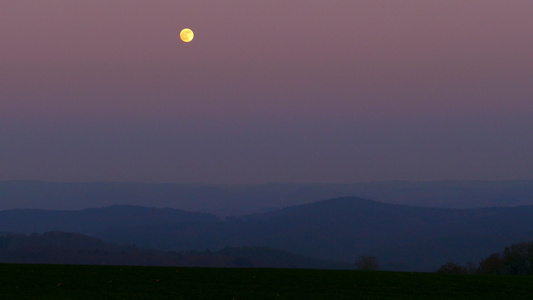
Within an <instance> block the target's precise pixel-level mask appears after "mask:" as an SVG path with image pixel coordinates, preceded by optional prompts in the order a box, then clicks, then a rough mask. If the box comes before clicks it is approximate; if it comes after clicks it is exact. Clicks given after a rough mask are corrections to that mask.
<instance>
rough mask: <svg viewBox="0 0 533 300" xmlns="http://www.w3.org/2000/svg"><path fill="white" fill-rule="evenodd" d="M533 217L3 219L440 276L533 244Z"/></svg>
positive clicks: (361, 203)
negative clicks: (364, 259)
mask: <svg viewBox="0 0 533 300" xmlns="http://www.w3.org/2000/svg"><path fill="white" fill-rule="evenodd" d="M532 216H533V206H522V207H501V208H480V209H443V208H424V207H415V206H405V205H395V204H387V203H381V202H376V201H371V200H366V199H361V198H355V197H342V198H335V199H330V200H324V201H319V202H315V203H311V204H303V205H297V206H293V207H288V208H284V209H280V210H276V211H271V212H267V213H260V214H252V215H246V216H239V217H231V218H227V220H225V221H221V220H218V219H217V218H216V217H215V216H213V215H205V214H194V213H187V212H183V211H175V210H171V209H166V210H165V209H154V208H143V207H129V206H126V207H124V206H115V207H110V208H105V209H95V210H83V211H77V212H73V211H48V212H46V211H34V210H11V211H4V212H0V231H4V232H6V231H11V232H16V231H19V232H27V233H29V232H43V231H48V230H63V231H77V232H82V233H91V235H93V236H95V237H99V238H101V239H103V240H104V241H107V242H113V243H120V244H136V245H139V246H142V247H148V248H155V249H163V250H174V251H190V250H205V249H211V250H213V251H216V250H219V249H223V248H224V247H267V248H275V249H281V250H285V251H289V252H292V253H296V254H299V255H306V256H311V257H315V258H320V259H327V260H335V261H348V262H353V261H355V259H356V258H357V257H359V256H361V255H374V256H377V257H378V261H379V263H380V264H381V265H382V266H383V267H384V269H394V270H419V271H434V270H436V269H437V268H438V267H439V266H440V265H442V264H443V263H445V262H447V261H456V262H458V263H466V262H467V261H469V260H470V261H473V262H476V261H479V260H481V259H482V258H484V257H486V256H487V255H489V254H490V253H492V252H493V251H494V249H500V248H502V247H504V246H505V245H508V244H512V243H516V242H521V241H528V240H531V239H533V217H532ZM22 229H24V230H23V231H22Z"/></svg>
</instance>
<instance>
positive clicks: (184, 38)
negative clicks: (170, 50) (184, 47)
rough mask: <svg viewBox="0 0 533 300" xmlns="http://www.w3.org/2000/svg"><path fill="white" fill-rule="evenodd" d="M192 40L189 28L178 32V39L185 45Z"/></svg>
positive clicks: (192, 35)
mask: <svg viewBox="0 0 533 300" xmlns="http://www.w3.org/2000/svg"><path fill="white" fill-rule="evenodd" d="M193 38H194V32H192V30H190V29H189V28H184V29H183V30H182V31H181V32H180V39H181V40H182V41H184V42H185V43H188V42H190V41H192V39H193Z"/></svg>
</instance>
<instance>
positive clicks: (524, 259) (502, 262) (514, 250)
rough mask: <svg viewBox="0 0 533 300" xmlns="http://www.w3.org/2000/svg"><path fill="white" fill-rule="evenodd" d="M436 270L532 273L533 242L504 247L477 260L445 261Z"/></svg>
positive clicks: (466, 272)
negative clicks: (476, 262) (477, 261)
mask: <svg viewBox="0 0 533 300" xmlns="http://www.w3.org/2000/svg"><path fill="white" fill-rule="evenodd" d="M437 272H439V273H453V274H509V275H533V242H523V243H518V244H513V245H511V246H510V247H505V249H504V250H503V251H502V252H499V253H493V254H491V255H489V256H488V257H487V258H485V259H484V260H482V261H480V262H479V265H478V266H477V267H476V266H475V265H474V264H473V263H468V264H467V265H460V264H457V263H454V262H447V263H445V264H444V265H442V266H441V267H440V268H439V269H438V270H437Z"/></svg>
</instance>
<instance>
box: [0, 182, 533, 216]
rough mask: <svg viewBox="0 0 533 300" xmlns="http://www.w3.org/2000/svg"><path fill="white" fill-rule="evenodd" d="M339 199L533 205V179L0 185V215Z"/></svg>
mask: <svg viewBox="0 0 533 300" xmlns="http://www.w3.org/2000/svg"><path fill="white" fill-rule="evenodd" d="M341 196H350V197H361V198H366V199H372V200H376V201H380V202H386V203H394V204H406V205H415V206H424V207H443V208H476V207H489V206H496V207H498V206H519V205H533V180H515V181H435V182H410V181H387V182H366V183H355V184H284V183H272V184H261V185H193V184H145V183H135V182H87V183H55V182H43V181H0V210H6V209H19V208H24V209H53V210H80V209H85V208H92V207H107V206H110V205H113V204H127V205H137V206H150V207H170V208H177V209H184V210H188V211H200V212H208V213H214V214H217V215H219V216H231V215H240V214H249V213H253V212H260V211H270V210H274V209H277V208H284V207H289V206H294V205H298V204H305V203H312V202H315V201H319V200H323V199H331V198H335V197H341Z"/></svg>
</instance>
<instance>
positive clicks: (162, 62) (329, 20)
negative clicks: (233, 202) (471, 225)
mask: <svg viewBox="0 0 533 300" xmlns="http://www.w3.org/2000/svg"><path fill="white" fill-rule="evenodd" d="M531 16H533V1H530V0H524V1H518V0H507V1H493V0H470V1H455V0H446V1H444V0H442V1H439V0H436V1H425V0H421V1H415V0H413V1H380V0H360V1H352V0H349V1H341V0H339V1H326V0H305V1H301V0H291V1H281V0H269V1H261V0H257V1H248V0H246V1H245V0H243V1H236V0H228V1H218V0H212V1H202V0H195V1H162V0H153V1H138V0H127V1H126V0H124V1H121V0H112V1H109V0H91V1H67V0H61V1H60V0H42V1H20V0H3V1H1V2H0V41H2V42H1V44H0V166H1V167H0V180H46V181H62V182H79V181H139V182H150V183H152V182H166V183H205V184H234V183H238V184H261V183H269V182H280V183H285V182H287V183H304V182H306V183H354V182H365V181H385V180H415V181H428V180H512V179H533V160H532V159H531V153H533V139H532V136H533V18H532V17H531ZM185 27H189V28H191V29H192V30H193V31H194V34H195V37H194V40H193V41H192V42H190V43H183V42H181V41H180V39H179V32H180V30H181V29H183V28H185Z"/></svg>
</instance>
